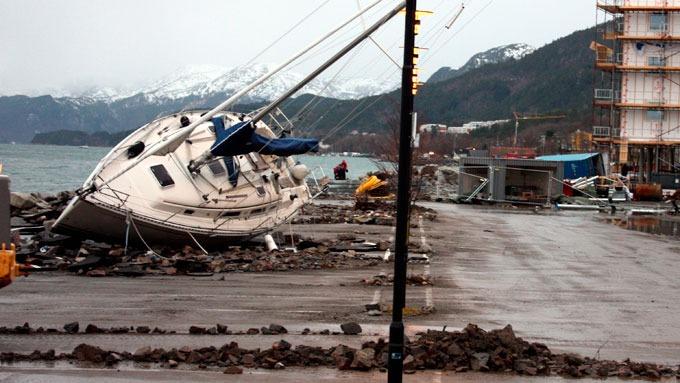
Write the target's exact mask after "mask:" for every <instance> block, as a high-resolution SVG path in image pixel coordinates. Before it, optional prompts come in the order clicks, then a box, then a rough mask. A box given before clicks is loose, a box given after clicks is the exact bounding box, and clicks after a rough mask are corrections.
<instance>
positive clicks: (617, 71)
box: [590, 0, 680, 187]
mask: <svg viewBox="0 0 680 383" xmlns="http://www.w3.org/2000/svg"><path fill="white" fill-rule="evenodd" d="M596 8H597V41H593V43H592V44H591V47H590V48H591V49H592V50H593V51H594V52H595V65H594V68H595V76H594V77H595V78H594V89H593V131H592V133H593V142H594V143H595V144H596V145H597V146H598V148H599V149H600V150H602V151H608V152H609V154H610V158H612V159H613V160H614V162H615V164H616V167H615V169H616V170H623V169H625V170H630V173H631V175H632V176H633V178H634V179H637V180H638V181H639V182H654V181H655V180H656V179H662V178H663V177H662V176H663V175H664V174H667V173H678V172H679V171H680V0H596ZM625 170H624V171H625ZM677 187H680V185H678V186H677Z"/></svg>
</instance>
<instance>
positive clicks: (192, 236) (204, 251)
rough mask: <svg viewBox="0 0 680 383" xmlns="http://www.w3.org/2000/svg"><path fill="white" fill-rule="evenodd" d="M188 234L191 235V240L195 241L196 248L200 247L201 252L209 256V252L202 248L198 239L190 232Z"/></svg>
mask: <svg viewBox="0 0 680 383" xmlns="http://www.w3.org/2000/svg"><path fill="white" fill-rule="evenodd" d="M187 234H189V237H191V239H193V240H194V242H195V243H196V246H198V248H199V249H201V251H202V252H203V254H205V255H208V251H207V250H206V249H205V248H203V246H201V244H200V243H199V242H198V240H197V239H196V237H194V235H193V234H191V232H190V231H187Z"/></svg>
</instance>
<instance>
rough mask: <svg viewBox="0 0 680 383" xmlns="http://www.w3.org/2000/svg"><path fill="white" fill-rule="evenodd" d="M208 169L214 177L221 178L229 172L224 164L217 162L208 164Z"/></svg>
mask: <svg viewBox="0 0 680 383" xmlns="http://www.w3.org/2000/svg"><path fill="white" fill-rule="evenodd" d="M208 168H209V169H210V172H212V174H213V175H214V176H219V175H222V174H224V173H226V172H227V170H226V169H225V168H224V166H222V164H221V163H220V162H219V161H218V160H216V161H212V162H209V163H208Z"/></svg>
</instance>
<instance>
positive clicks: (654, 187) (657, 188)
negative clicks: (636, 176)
mask: <svg viewBox="0 0 680 383" xmlns="http://www.w3.org/2000/svg"><path fill="white" fill-rule="evenodd" d="M633 195H634V197H635V200H636V201H661V200H662V199H663V191H662V190H661V185H660V184H637V185H635V190H634V191H633Z"/></svg>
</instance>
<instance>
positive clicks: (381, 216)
mask: <svg viewBox="0 0 680 383" xmlns="http://www.w3.org/2000/svg"><path fill="white" fill-rule="evenodd" d="M412 214H413V215H414V216H419V215H422V216H423V218H424V219H427V220H429V221H434V220H435V219H436V218H437V212H436V211H434V210H432V209H428V208H425V207H422V206H418V205H415V206H414V207H413V210H412ZM293 223H294V224H335V223H357V224H363V225H383V226H394V225H395V224H396V210H395V207H394V205H393V204H384V205H382V206H381V208H379V209H376V210H360V209H355V208H354V207H352V206H349V205H332V204H315V205H307V206H305V207H303V208H302V210H301V212H300V215H299V216H298V217H296V218H294V219H293ZM415 225H417V220H412V226H415Z"/></svg>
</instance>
